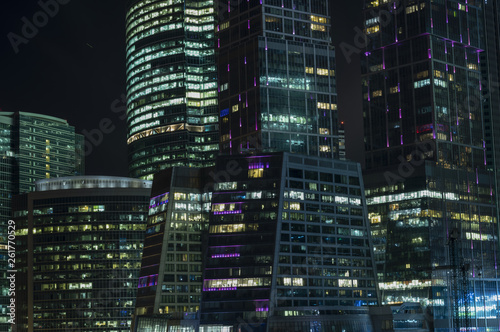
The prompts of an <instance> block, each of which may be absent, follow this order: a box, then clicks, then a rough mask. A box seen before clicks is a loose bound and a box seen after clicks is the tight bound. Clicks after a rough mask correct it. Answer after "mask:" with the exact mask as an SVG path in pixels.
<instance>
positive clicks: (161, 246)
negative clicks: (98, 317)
mask: <svg viewBox="0 0 500 332" xmlns="http://www.w3.org/2000/svg"><path fill="white" fill-rule="evenodd" d="M212 171H213V168H211V167H210V168H187V167H174V168H171V169H167V170H165V171H162V172H159V173H157V174H156V175H155V178H154V181H153V189H152V193H151V196H152V197H151V199H150V204H149V215H148V221H147V229H146V237H145V240H144V248H145V249H144V252H143V257H142V268H141V272H140V278H139V289H138V292H137V303H136V311H135V313H136V315H137V316H141V315H148V316H151V315H155V314H164V315H165V316H164V317H168V318H171V319H173V320H176V319H182V318H186V319H187V318H191V319H193V318H196V317H197V314H198V312H199V310H200V303H201V287H202V267H203V263H202V262H203V259H202V252H203V249H202V243H203V241H202V238H203V237H204V236H206V233H207V230H208V216H209V212H210V206H211V205H210V199H211V197H212V193H211V191H210V190H207V189H209V187H210V186H208V184H209V182H210V172H212ZM211 187H213V185H212V186H211ZM138 325H140V324H138Z"/></svg>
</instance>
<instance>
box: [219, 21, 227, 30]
mask: <svg viewBox="0 0 500 332" xmlns="http://www.w3.org/2000/svg"><path fill="white" fill-rule="evenodd" d="M227 28H229V21H227V22H224V23H222V24H221V25H220V31H222V30H224V29H227Z"/></svg>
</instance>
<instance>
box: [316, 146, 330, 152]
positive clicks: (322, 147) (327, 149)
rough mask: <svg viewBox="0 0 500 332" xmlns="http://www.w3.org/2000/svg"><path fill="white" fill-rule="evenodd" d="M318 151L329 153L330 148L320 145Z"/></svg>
mask: <svg viewBox="0 0 500 332" xmlns="http://www.w3.org/2000/svg"><path fill="white" fill-rule="evenodd" d="M319 151H320V152H331V151H332V148H331V147H330V146H329V145H320V146H319Z"/></svg>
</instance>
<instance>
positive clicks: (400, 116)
mask: <svg viewBox="0 0 500 332" xmlns="http://www.w3.org/2000/svg"><path fill="white" fill-rule="evenodd" d="M399 118H400V119H402V118H403V117H402V115H401V108H400V109H399Z"/></svg>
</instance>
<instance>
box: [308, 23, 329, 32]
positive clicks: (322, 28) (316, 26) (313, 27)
mask: <svg viewBox="0 0 500 332" xmlns="http://www.w3.org/2000/svg"><path fill="white" fill-rule="evenodd" d="M311 30H315V31H322V32H325V31H326V26H324V25H321V24H314V23H313V24H311Z"/></svg>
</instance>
